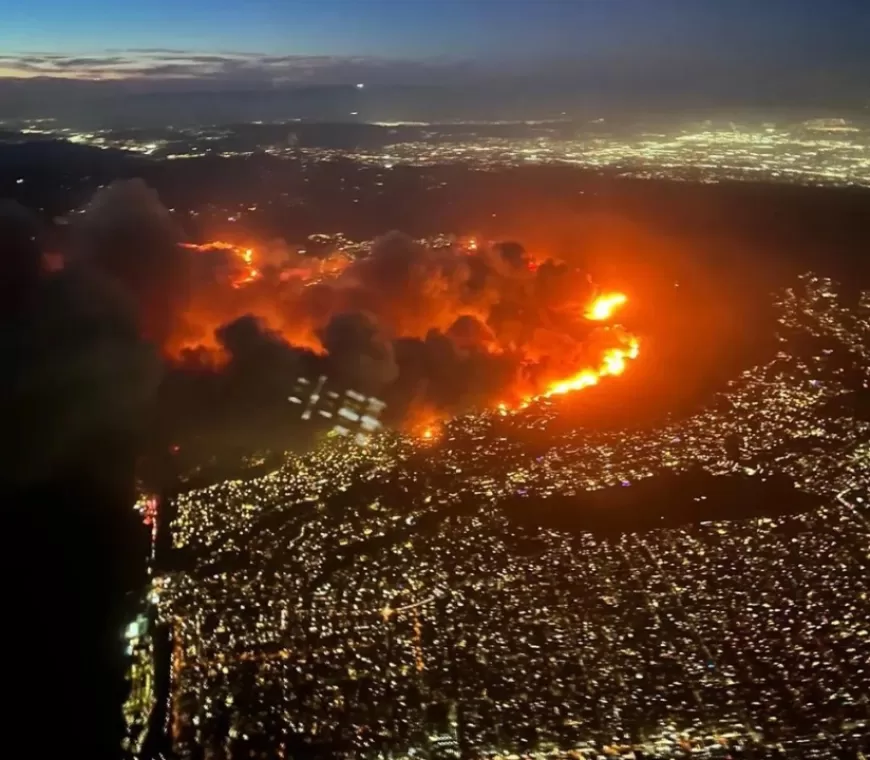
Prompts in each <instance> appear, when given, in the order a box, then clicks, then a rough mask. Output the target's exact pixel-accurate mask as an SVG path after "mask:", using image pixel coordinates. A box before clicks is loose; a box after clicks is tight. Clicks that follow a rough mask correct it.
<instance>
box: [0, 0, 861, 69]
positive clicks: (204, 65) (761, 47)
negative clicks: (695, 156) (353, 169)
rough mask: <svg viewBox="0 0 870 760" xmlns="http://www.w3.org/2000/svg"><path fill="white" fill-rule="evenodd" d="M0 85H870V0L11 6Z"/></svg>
mask: <svg viewBox="0 0 870 760" xmlns="http://www.w3.org/2000/svg"><path fill="white" fill-rule="evenodd" d="M0 18H2V25H3V31H2V32H0V77H4V76H5V77H33V76H64V77H74V78H80V79H107V78H110V79H117V78H132V79H139V80H141V79H142V78H145V79H147V80H149V81H150V82H152V83H155V84H156V83H159V82H162V81H164V80H167V79H178V78H185V79H186V78H191V77H192V78H196V79H202V80H204V81H210V82H221V81H223V80H226V81H227V82H231V83H237V82H240V81H241V82H254V83H255V82H262V83H263V84H269V85H271V84H274V83H286V82H297V81H299V82H306V83H312V84H317V83H324V84H329V83H334V82H354V81H373V82H375V83H379V82H384V83H394V82H397V83H414V84H425V83H428V82H429V81H431V82H432V83H437V82H440V81H452V80H457V81H464V80H467V78H468V77H469V76H471V77H474V76H478V75H479V76H487V75H492V74H493V73H501V74H518V73H521V74H529V75H547V76H549V75H558V76H561V77H567V78H570V77H571V76H574V75H577V76H588V75H589V72H590V71H592V72H599V71H605V72H607V71H610V72H617V73H619V72H622V73H624V74H625V75H626V76H631V75H632V73H633V72H644V74H645V75H646V76H649V75H650V72H659V73H661V75H662V76H666V77H670V78H673V77H676V76H678V75H683V76H689V77H691V76H699V75H704V74H705V73H707V72H710V73H715V74H717V75H722V74H724V73H725V72H728V71H734V72H735V73H736V74H737V75H739V74H740V73H741V72H742V73H748V72H749V71H752V72H753V76H756V77H757V76H762V77H764V76H782V77H788V78H797V79H800V78H802V77H808V78H810V79H813V80H816V79H818V78H819V77H823V78H826V79H827V80H830V81H833V82H834V83H835V84H837V85H838V86H843V85H844V84H845V83H846V80H847V79H848V80H849V82H850V83H851V81H852V80H853V79H854V81H855V86H860V81H861V80H862V79H863V78H864V76H865V75H866V74H867V73H868V71H870V43H868V42H867V40H868V39H870V0H147V2H141V3H126V2H118V0H75V2H72V3H71V2H70V0H27V2H17V1H16V0H0Z"/></svg>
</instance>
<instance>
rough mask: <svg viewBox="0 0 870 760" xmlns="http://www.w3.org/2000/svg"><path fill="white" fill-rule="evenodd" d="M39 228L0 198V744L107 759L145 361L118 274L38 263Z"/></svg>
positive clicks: (116, 720)
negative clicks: (0, 694) (0, 699)
mask: <svg viewBox="0 0 870 760" xmlns="http://www.w3.org/2000/svg"><path fill="white" fill-rule="evenodd" d="M38 237H39V236H38V227H37V225H36V224H35V222H34V221H33V220H32V219H31V218H30V217H29V216H28V214H27V213H26V212H25V211H24V210H23V209H22V208H20V207H17V206H14V205H6V206H3V207H2V208H0V262H2V267H3V270H2V275H0V287H2V291H3V293H2V300H0V309H2V311H0V350H2V357H3V359H2V361H3V370H2V372H0V409H2V412H0V420H2V426H0V430H2V450H0V489H2V490H0V503H2V507H0V508H2V510H3V518H4V520H3V528H4V530H3V543H4V546H3V550H2V553H0V554H2V558H3V560H2V562H3V565H2V566H3V570H4V572H3V579H4V599H3V601H4V614H3V621H4V625H3V632H4V640H5V642H4V643H5V646H4V648H3V652H2V666H3V676H4V677H3V691H4V697H5V698H4V703H5V708H4V712H3V717H4V724H5V727H6V729H5V731H4V747H3V749H4V755H8V756H9V757H22V758H23V757H41V756H48V755H50V754H58V755H61V756H65V755H68V754H81V755H82V756H87V757H89V758H92V759H93V760H97V759H98V758H99V759H102V758H117V757H119V756H120V742H121V739H122V732H123V722H122V714H121V705H122V701H123V698H124V696H125V685H124V676H123V669H124V642H123V636H122V635H123V629H124V624H125V621H126V619H127V618H128V617H129V612H128V610H127V607H128V606H129V605H128V603H129V601H130V600H131V598H130V595H129V593H128V592H130V591H134V590H135V591H138V590H140V589H141V585H142V583H143V581H144V569H145V557H146V551H147V536H146V534H145V532H144V529H143V527H142V526H141V523H140V522H139V520H138V516H137V515H136V513H135V511H134V510H133V509H132V505H133V502H134V475H135V472H134V471H135V465H136V457H137V448H138V440H139V436H140V432H141V423H142V421H143V419H145V417H144V413H145V412H146V410H147V404H148V402H149V399H150V397H151V395H152V390H153V388H154V387H155V386H156V379H157V377H158V374H157V372H158V364H157V362H156V359H155V355H154V353H153V352H152V351H151V349H150V348H149V347H148V345H147V344H146V343H144V342H143V341H142V340H141V339H140V337H139V331H138V326H137V320H136V318H135V316H134V313H135V312H134V310H133V309H132V308H129V305H128V299H127V298H126V297H125V296H124V295H123V292H122V290H121V289H120V288H119V287H118V286H117V283H115V282H113V281H112V280H110V279H109V278H108V277H104V276H103V275H101V274H100V273H99V272H97V271H96V270H95V269H93V268H91V269H89V268H88V266H87V265H85V264H83V265H81V266H69V267H67V268H66V269H65V270H63V271H60V272H55V273H49V272H45V271H43V269H42V266H41V256H42V252H41V250H40V243H39V239H38Z"/></svg>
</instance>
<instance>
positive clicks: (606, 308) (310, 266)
mask: <svg viewBox="0 0 870 760" xmlns="http://www.w3.org/2000/svg"><path fill="white" fill-rule="evenodd" d="M185 247H186V248H188V249H190V250H194V251H201V252H208V251H226V252H228V253H229V254H230V261H231V264H232V274H231V278H230V279H229V284H231V285H232V287H233V288H235V289H241V288H244V287H245V286H247V285H250V284H252V283H255V282H257V281H258V280H260V279H261V278H262V270H261V268H260V267H261V266H264V263H263V262H265V261H267V260H270V259H268V253H264V252H263V251H260V250H257V249H255V248H248V247H244V246H242V245H237V244H235V243H229V242H224V241H219V240H218V241H213V242H208V243H204V244H195V243H187V244H185ZM480 248H481V243H480V241H478V240H477V239H476V238H473V237H471V238H468V239H466V240H465V241H464V251H465V252H466V253H468V254H474V253H475V252H476V251H478V250H479V249H480ZM351 264H352V260H351V259H349V258H348V257H347V256H345V255H344V254H336V255H334V256H331V257H329V258H328V259H325V260H322V261H320V260H314V261H309V260H307V259H302V258H291V259H288V260H287V261H285V262H284V264H283V268H282V270H281V274H280V279H281V281H282V282H284V281H286V280H287V279H290V278H298V279H300V280H303V281H305V283H306V284H309V285H310V284H315V283H318V282H321V281H324V280H329V279H334V278H337V277H339V276H340V275H341V274H342V272H344V270H345V269H347V267H348V266H350V265H351ZM527 266H528V268H529V270H530V271H532V272H534V271H535V270H536V269H537V267H538V264H537V262H535V261H533V260H530V261H528V262H527ZM251 292H253V291H251ZM239 295H241V294H239ZM258 297H259V296H258ZM240 303H242V302H240ZM244 303H245V309H250V305H249V304H248V303H247V302H244ZM626 303H628V297H627V296H626V294H624V293H620V292H604V293H601V294H599V295H597V296H596V297H595V298H594V299H593V300H591V301H590V302H589V303H588V304H586V306H585V308H584V309H583V310H582V316H583V317H584V318H585V319H586V320H589V321H590V322H595V323H609V322H610V321H611V320H613V318H614V317H615V316H616V315H617V314H618V312H619V311H620V309H621V308H622V307H623V306H624V305H625V304H626ZM257 306H258V308H257V310H256V313H257V314H258V315H260V316H262V317H263V318H264V320H265V321H266V322H267V324H270V326H273V328H274V326H275V325H277V328H274V329H278V330H279V331H280V332H281V334H282V335H283V336H284V337H285V339H286V340H288V341H289V342H291V343H293V344H294V345H302V346H306V347H308V348H310V349H311V350H313V351H315V352H321V351H322V350H323V349H322V347H321V346H320V344H319V341H318V339H317V338H315V337H312V336H313V333H310V332H305V331H304V330H301V331H291V333H292V334H288V330H287V325H286V324H284V323H283V322H282V320H281V317H280V315H273V314H272V311H271V310H270V308H269V303H268V301H267V302H265V303H263V302H258V305H257ZM575 308H576V306H575ZM201 311H202V314H203V315H205V316H203V320H204V321H208V322H209V324H210V323H211V321H213V320H212V315H211V312H210V311H209V309H208V308H205V309H202V310H201ZM195 313H197V312H195ZM463 313H464V314H465V315H468V314H469V312H468V311H465V312H459V316H461V315H462V314H463ZM449 314H450V319H453V318H455V317H456V316H457V315H456V314H455V313H453V312H449ZM272 316H275V319H270V317H272ZM472 316H474V317H475V318H478V319H480V321H482V322H485V321H486V313H482V314H478V313H476V312H475V313H473V315H472ZM222 317H223V318H224V319H225V318H226V315H222ZM193 321H194V322H196V321H197V320H196V319H194V320H193ZM425 326H426V327H427V329H428V327H431V326H432V325H425ZM602 326H603V325H602ZM404 327H405V328H406V329H407V327H408V326H407V325H404ZM604 330H605V331H607V330H608V328H607V327H604ZM400 331H401V328H400V329H399V332H400ZM424 332H425V331H424ZM410 334H412V335H414V334H416V333H415V332H414V331H413V330H412V331H411V333H410ZM611 337H612V340H611ZM608 340H610V344H611V345H610V347H608V348H606V349H604V350H603V351H602V352H601V354H600V356H599V358H598V359H597V360H596V361H594V362H592V363H591V366H586V367H584V368H583V369H580V370H579V371H577V372H575V373H574V374H572V375H570V376H568V377H563V378H561V379H551V380H550V381H549V382H547V383H545V384H544V385H543V386H542V387H539V388H538V389H537V390H536V391H535V392H532V393H528V394H527V395H525V396H522V397H520V398H519V400H518V402H517V400H516V397H514V398H515V401H514V402H513V403H511V404H510V405H508V404H506V403H504V402H500V403H498V404H497V405H495V408H494V410H495V411H497V413H498V414H500V415H502V416H504V415H507V414H512V413H514V412H515V411H518V410H522V409H525V408H527V407H528V406H529V404H530V403H532V402H534V401H536V400H540V399H545V398H551V397H553V396H560V395H564V394H567V393H572V392H574V391H579V390H583V389H584V388H590V387H592V386H594V385H598V384H599V382H600V381H601V379H602V378H606V377H615V376H618V375H622V374H623V373H624V372H625V371H626V369H627V367H628V365H629V363H630V362H631V361H632V360H633V359H636V358H637V356H638V355H639V353H640V344H639V342H638V339H637V338H636V337H634V336H631V335H628V334H626V333H625V331H623V330H622V329H614V330H613V331H612V333H608ZM613 343H616V344H617V345H615V346H614V345H613ZM203 344H205V345H210V344H209V343H208V341H207V340H201V341H200V342H199V343H197V344H196V345H203ZM185 346H187V343H186V342H185V341H184V340H181V341H179V346H177V347H175V348H178V347H185ZM486 349H487V350H488V351H489V352H490V354H501V353H502V352H504V351H506V350H507V348H506V345H502V344H501V343H500V342H499V341H498V340H497V339H493V340H492V341H491V342H489V343H487V344H486ZM170 352H172V348H170ZM545 355H547V353H546V352H544V353H542V354H541V356H545ZM532 361H533V362H534V361H535V360H534V359H533V360H532ZM430 411H431V410H430ZM415 416H416V415H415ZM406 429H410V430H411V431H412V432H413V434H414V435H415V436H417V437H419V438H421V439H423V440H426V441H432V442H434V441H435V440H437V439H438V438H439V437H440V423H439V421H438V415H437V414H432V413H427V414H424V415H422V418H420V417H419V416H418V417H417V420H416V422H415V423H414V424H412V425H410V426H409V427H407V428H406Z"/></svg>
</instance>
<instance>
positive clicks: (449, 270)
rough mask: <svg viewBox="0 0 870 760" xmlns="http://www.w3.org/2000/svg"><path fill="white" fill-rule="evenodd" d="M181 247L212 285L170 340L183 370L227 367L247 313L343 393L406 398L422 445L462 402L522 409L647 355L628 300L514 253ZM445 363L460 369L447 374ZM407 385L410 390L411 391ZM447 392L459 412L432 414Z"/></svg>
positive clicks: (404, 247) (469, 246)
mask: <svg viewBox="0 0 870 760" xmlns="http://www.w3.org/2000/svg"><path fill="white" fill-rule="evenodd" d="M184 248H185V249H186V250H189V251H193V252H195V253H196V254H198V255H197V256H196V257H194V260H193V262H192V271H194V272H197V270H200V271H201V269H202V265H203V264H205V265H206V267H205V268H206V270H207V272H208V277H207V280H206V283H204V284H205V285H207V287H203V286H202V285H200V286H198V287H194V288H193V290H192V293H191V300H190V304H189V308H188V310H187V311H186V313H185V314H184V315H183V318H182V319H181V320H180V321H179V330H178V331H176V332H175V333H174V334H173V335H172V336H171V337H170V339H169V340H168V342H167V350H168V351H169V353H170V354H172V355H173V356H175V357H176V359H178V360H179V361H181V362H182V363H184V362H190V361H203V360H205V359H207V360H208V361H210V362H213V363H214V362H218V363H221V362H224V361H227V360H230V359H231V358H232V357H231V356H230V355H228V354H232V349H231V347H228V346H227V345H226V344H225V343H223V342H222V341H221V337H220V336H221V334H222V332H221V327H222V325H227V324H232V323H233V322H234V321H236V320H239V319H242V318H246V317H247V315H253V316H255V317H256V318H257V320H258V324H259V328H260V330H262V331H263V332H264V333H268V334H269V335H270V336H271V337H272V338H273V339H274V340H278V341H283V342H286V344H287V345H288V346H292V347H295V348H297V349H304V350H307V351H309V352H311V353H313V354H316V355H319V356H322V357H324V359H325V360H326V361H327V362H329V363H330V364H332V365H333V367H332V368H333V370H337V371H338V372H339V373H341V374H342V375H343V376H345V379H346V381H347V382H349V383H352V384H358V385H361V386H364V387H366V389H367V390H370V391H372V392H377V393H381V394H383V395H387V396H389V395H391V392H392V391H399V390H404V392H405V396H406V399H407V400H408V402H409V403H410V405H411V407H414V413H413V414H412V416H413V417H415V418H417V419H426V420H429V421H427V422H417V423H415V425H414V427H415V428H418V429H420V430H421V431H423V432H422V435H423V436H424V437H427V438H428V437H432V436H433V435H434V431H435V429H436V428H435V427H434V426H433V424H432V422H431V421H432V420H437V419H439V418H441V417H443V416H444V414H445V412H452V411H459V410H461V408H462V407H463V406H464V405H465V404H464V402H463V400H465V403H474V404H482V405H486V406H495V402H494V401H493V400H492V399H493V398H502V399H509V401H502V402H501V403H500V406H501V407H504V408H517V407H523V406H526V405H528V404H529V403H530V402H531V401H533V400H534V399H536V398H540V397H551V396H555V395H562V394H566V393H570V392H573V391H578V390H582V389H584V388H587V387H589V386H592V385H596V384H598V382H599V381H600V380H601V379H602V378H605V377H608V376H617V375H621V374H622V373H623V372H625V370H626V367H627V366H628V363H629V362H630V361H631V360H632V359H634V358H636V357H637V356H638V353H639V347H640V346H639V341H638V339H637V337H636V336H634V335H632V334H631V333H629V332H627V331H626V330H625V329H624V328H622V327H620V326H618V325H615V324H614V320H615V319H616V318H617V317H618V316H619V313H620V310H621V309H622V308H623V307H624V306H625V304H626V303H627V302H628V297H627V296H626V295H625V294H624V293H615V292H613V293H611V292H605V293H599V292H597V289H596V288H595V286H594V285H592V284H591V282H590V280H589V278H588V277H587V275H586V274H585V273H582V272H580V271H579V270H578V269H576V268H574V267H571V266H569V265H567V264H565V263H559V262H555V261H552V260H548V259H545V260H540V259H538V258H535V257H532V256H530V255H529V254H528V253H527V252H526V251H525V250H524V249H523V248H522V247H521V246H519V245H518V244H515V243H495V244H490V245H486V244H483V243H481V242H479V241H477V240H476V239H471V240H470V241H466V242H464V243H458V244H456V245H454V246H451V247H443V248H438V249H435V248H431V247H427V246H426V245H425V244H422V243H419V242H417V241H413V240H411V239H410V238H407V237H405V236H404V235H401V234H399V233H391V234H389V235H387V236H385V237H383V238H380V239H379V240H376V241H375V242H374V243H373V245H372V247H371V251H370V254H369V255H368V256H365V257H361V258H359V259H356V260H351V259H350V258H347V257H343V256H341V255H340V254H335V253H333V254H331V255H330V256H326V257H323V258H320V257H315V256H311V255H306V254H305V253H304V252H299V251H291V250H289V249H287V248H286V247H282V246H280V245H279V246H276V245H272V246H269V247H267V248H266V250H265V251H264V250H262V249H260V248H259V247H258V246H251V245H234V244H231V243H226V242H222V241H217V242H211V243H205V244H198V245H196V244H185V245H184ZM209 257H211V258H210V260H209ZM227 349H229V352H228V350H227ZM442 360H443V363H444V366H445V368H446V367H453V368H455V369H457V370H459V371H458V372H456V373H450V374H449V375H448V374H447V373H443V372H441V371H440V369H439V367H438V366H437V365H438V364H439V363H441V361H442ZM409 374H411V375H414V376H415V380H416V382H415V385H416V387H415V388H408V387H407V383H403V379H407V376H408V375H409ZM403 375H404V378H403ZM439 375H441V376H440V377H439ZM436 383H437V384H439V385H440V386H441V387H440V390H439V388H438V387H433V384H436ZM403 385H405V387H404V388H403ZM482 386H483V388H486V391H485V392H480V391H479V390H478V389H481V390H482ZM445 390H452V391H453V393H452V395H453V398H454V399H456V400H457V401H456V403H453V404H450V403H438V402H437V401H436V402H435V403H433V398H432V397H435V398H436V399H437V398H438V397H439V396H441V397H442V398H443V397H444V396H445V395H448V394H444V393H443V391H445ZM409 391H410V394H409ZM424 410H425V411H424Z"/></svg>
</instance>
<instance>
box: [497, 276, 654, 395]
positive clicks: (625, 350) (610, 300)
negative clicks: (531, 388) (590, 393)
mask: <svg viewBox="0 0 870 760" xmlns="http://www.w3.org/2000/svg"><path fill="white" fill-rule="evenodd" d="M627 302H628V298H627V296H626V295H625V294H624V293H607V294H605V295H602V296H599V297H598V298H596V299H595V300H594V301H593V302H592V303H591V304H589V306H588V307H587V309H586V318H587V319H591V320H595V321H604V320H607V319H610V318H611V317H612V316H613V315H614V313H615V312H616V311H617V310H618V309H619V307H620V306H622V305H623V304H625V303H627ZM639 354H640V342H639V341H638V339H637V338H635V337H633V336H632V337H630V338H628V341H627V344H626V345H625V346H621V347H616V348H609V349H607V350H606V351H605V352H604V354H603V355H602V357H601V362H600V364H599V365H598V367H596V368H586V369H583V370H580V372H578V373H577V374H575V375H572V376H571V377H568V378H565V379H564V380H557V381H556V382H553V383H550V385H549V386H548V388H547V390H546V391H544V392H543V393H541V394H540V395H538V396H531V397H528V398H526V399H524V401H523V404H522V408H524V407H525V406H527V405H528V403H529V402H530V401H533V400H535V399H538V398H550V397H552V396H561V395H563V394H565V393H571V392H572V391H579V390H583V389H584V388H589V387H591V386H593V385H598V382H599V380H600V379H601V378H602V377H608V376H610V377H612V376H616V375H621V374H622V373H623V372H625V369H626V367H627V366H628V361H629V360H631V359H636V358H637V357H638V355H639ZM502 406H503V405H499V408H501V407H502Z"/></svg>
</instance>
